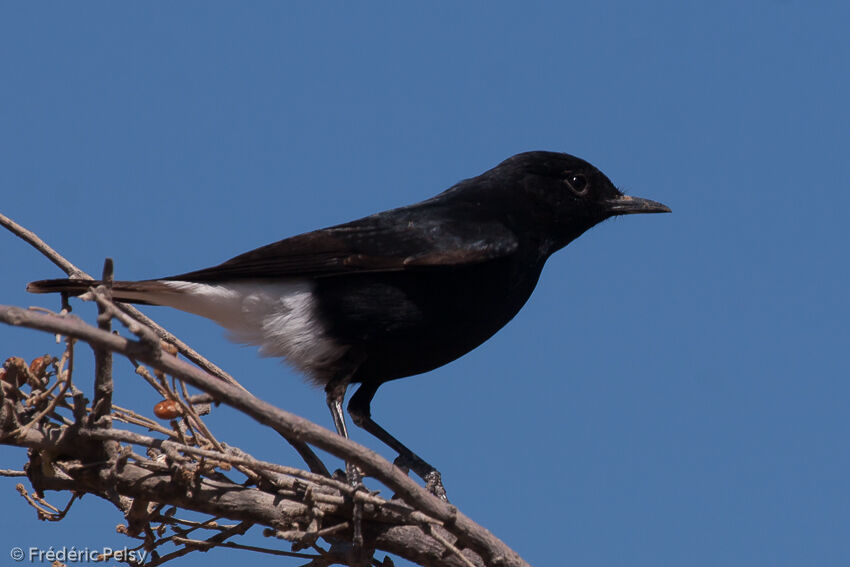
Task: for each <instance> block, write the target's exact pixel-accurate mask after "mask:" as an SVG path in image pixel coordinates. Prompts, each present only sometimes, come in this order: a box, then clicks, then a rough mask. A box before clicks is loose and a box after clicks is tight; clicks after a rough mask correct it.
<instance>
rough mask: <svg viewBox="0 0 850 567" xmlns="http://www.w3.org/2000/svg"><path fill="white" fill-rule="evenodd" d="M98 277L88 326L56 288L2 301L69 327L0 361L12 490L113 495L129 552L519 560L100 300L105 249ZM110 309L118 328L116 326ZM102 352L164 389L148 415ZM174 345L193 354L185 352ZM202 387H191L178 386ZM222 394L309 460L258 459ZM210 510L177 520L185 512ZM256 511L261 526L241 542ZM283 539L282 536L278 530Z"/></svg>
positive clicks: (339, 442) (460, 518)
mask: <svg viewBox="0 0 850 567" xmlns="http://www.w3.org/2000/svg"><path fill="white" fill-rule="evenodd" d="M0 224H2V225H3V226H5V227H6V228H8V229H9V230H11V231H12V232H13V233H15V234H17V235H18V236H20V237H22V238H24V239H25V240H27V241H28V242H30V243H31V244H33V246H35V247H36V248H37V249H38V250H39V251H41V252H42V253H44V254H45V255H46V256H47V257H48V258H50V259H51V260H52V261H53V262H54V263H56V264H57V265H58V266H59V267H60V268H62V269H63V270H65V271H66V273H68V274H69V275H73V276H74V277H77V278H86V277H89V276H88V275H87V274H85V273H84V272H82V271H81V270H79V269H78V268H76V267H75V266H74V265H73V264H71V263H70V262H68V261H67V260H65V259H64V258H62V257H61V256H60V255H59V254H58V253H56V252H55V251H54V250H53V249H52V248H50V247H49V246H47V244H45V243H44V242H43V241H41V240H40V239H39V238H38V237H37V236H36V235H35V234H33V233H32V232H30V231H27V230H26V229H24V228H23V227H20V226H19V225H17V224H15V223H14V222H13V221H11V220H10V219H8V218H6V217H4V216H2V215H0ZM103 281H104V282H105V285H102V286H100V287H98V288H94V289H92V296H93V298H94V299H95V301H96V302H97V305H98V318H97V326H96V327H95V326H93V325H90V324H88V323H86V322H84V321H83V320H81V319H80V318H78V317H76V316H74V315H71V314H70V313H69V312H68V309H67V301H66V300H65V299H64V298H63V305H64V306H65V309H63V310H62V311H61V312H59V313H52V312H48V311H46V310H33V309H29V310H27V309H22V308H18V307H13V306H2V305H0V321H2V322H3V323H6V324H8V325H12V326H20V327H27V328H31V329H37V330H41V331H44V332H47V333H51V334H56V335H61V336H63V337H65V341H64V345H65V346H64V350H63V352H61V353H58V354H59V355H58V356H50V355H45V356H43V357H39V358H37V359H35V360H33V361H31V362H30V363H27V362H26V361H24V360H23V359H21V358H17V357H10V358H8V359H7V360H6V362H5V364H4V365H3V368H2V370H0V386H2V390H0V443H2V444H6V445H14V446H18V447H25V448H27V449H29V451H28V461H27V463H26V464H25V466H24V467H23V471H17V470H2V471H0V476H22V475H24V474H25V475H26V477H27V478H28V480H29V482H30V484H31V485H32V488H33V493H32V494H30V493H29V492H27V491H26V490H25V489H24V487H23V486H22V485H18V490H19V492H21V494H22V496H24V498H26V499H27V501H28V502H29V503H30V504H31V505H32V506H33V507H34V508H35V509H36V511H37V513H38V514H39V517H40V518H42V519H47V520H52V521H59V520H62V519H63V518H64V516H65V513H66V512H67V510H68V508H69V507H70V506H71V504H72V503H73V502H74V500H75V499H76V498H77V496H79V495H82V494H84V493H90V494H94V495H96V496H98V497H100V498H103V499H105V500H107V501H109V502H111V503H112V504H113V505H115V506H116V507H117V508H118V509H119V510H120V511H121V513H122V514H123V515H124V518H125V520H126V524H124V525H123V527H122V528H121V531H122V533H124V534H125V535H126V536H127V537H129V538H133V539H135V540H137V545H136V547H134V548H133V550H134V551H135V552H137V553H136V554H135V555H131V556H129V557H124V558H117V557H116V558H115V559H116V560H122V561H125V562H128V563H133V562H136V563H141V562H143V563H144V564H145V565H150V566H154V565H160V564H162V563H165V562H167V561H169V560H171V559H175V558H177V557H180V556H183V555H186V554H188V553H191V552H193V551H208V550H210V549H212V548H215V547H230V548H236V549H243V550H245V551H250V552H257V553H270V554H274V555H281V556H290V557H295V558H299V559H301V560H303V561H305V562H306V565H310V566H315V567H320V566H325V565H333V564H344V565H356V566H362V565H384V566H388V565H391V564H392V562H391V561H390V559H389V558H388V557H385V558H384V560H383V562H380V561H378V560H377V559H375V557H374V554H375V552H376V551H377V550H380V551H385V552H389V553H393V554H396V555H398V556H400V557H404V558H406V559H409V560H411V561H413V562H416V563H418V564H421V565H426V566H431V565H435V566H436V565H441V566H442V565H447V566H455V565H456V566H465V567H469V566H473V565H493V566H496V565H504V566H521V565H526V564H525V563H524V562H523V561H522V559H521V558H520V557H519V556H518V555H517V554H516V553H515V552H513V551H512V550H510V549H509V548H508V547H507V546H505V544H504V543H502V542H501V541H500V540H499V539H497V538H496V537H495V536H493V535H492V534H491V533H490V532H488V531H487V530H486V529H484V528H483V527H481V526H479V525H478V524H476V523H474V522H473V521H471V520H470V519H469V518H467V517H466V516H465V515H464V514H462V513H461V512H460V511H458V510H457V509H456V508H455V507H454V506H452V505H451V504H447V503H445V502H443V501H441V500H439V499H437V498H435V497H434V496H432V495H431V494H430V493H429V492H427V491H426V490H425V489H423V488H422V487H421V486H419V485H418V484H417V483H416V482H414V481H413V480H411V479H410V478H408V477H407V475H406V474H405V473H404V472H403V471H402V470H401V469H399V468H397V467H396V466H394V465H393V464H391V463H390V462H388V461H387V460H385V459H384V458H382V457H381V456H380V455H378V454H377V453H375V452H373V451H371V450H369V449H367V448H365V447H363V446H361V445H359V444H357V443H354V442H352V441H350V440H348V439H345V438H343V437H340V436H338V435H336V434H335V433H334V432H332V431H330V430H328V429H325V428H323V427H321V426H319V425H316V424H314V423H312V422H310V421H308V420H305V419H303V418H301V417H299V416H297V415H294V414H292V413H289V412H287V411H284V410H282V409H279V408H277V407H275V406H273V405H271V404H269V403H267V402H265V401H263V400H260V399H258V398H256V397H255V396H253V395H252V394H251V393H250V392H248V391H247V390H246V389H245V388H243V387H242V386H241V385H239V384H238V383H237V382H236V381H235V380H234V379H233V378H232V377H230V376H229V375H227V374H226V373H224V372H223V371H221V370H220V369H218V367H216V366H215V365H213V364H212V363H209V362H208V361H206V360H205V359H204V358H203V357H201V356H200V355H199V354H198V353H196V352H195V351H194V350H192V349H190V348H189V347H188V346H187V345H185V344H184V343H183V342H181V341H179V339H177V338H176V337H174V336H173V335H171V334H170V333H168V332H167V331H166V330H165V329H162V328H161V327H159V326H158V325H156V324H155V323H153V322H152V321H150V320H149V319H148V318H147V317H145V316H143V315H141V313H139V312H138V311H137V310H135V309H134V308H132V307H130V306H128V305H124V304H116V303H114V302H112V300H111V294H110V289H109V282H110V281H111V263H107V266H106V267H105V271H104V277H103ZM113 321H117V322H118V323H120V324H121V325H122V326H123V327H124V328H126V330H127V331H128V333H129V335H130V337H124V336H120V335H118V334H115V333H114V332H113V331H112V323H113ZM79 342H82V343H86V344H88V345H89V346H90V347H91V348H92V349H93V350H94V352H95V371H94V377H93V379H92V380H91V384H92V386H91V388H92V390H91V394H90V395H91V402H90V401H89V399H88V398H87V397H86V394H85V392H84V390H83V389H81V388H80V384H82V383H83V381H81V380H80V378H79V377H75V376H74V350H75V346H76V344H77V343H79ZM113 355H118V356H120V357H124V358H126V359H127V360H129V361H130V363H132V364H133V366H134V368H135V369H136V373H137V374H138V375H139V376H141V377H142V379H144V380H145V382H146V383H147V384H148V385H149V386H150V387H151V388H153V389H154V390H156V391H157V393H158V394H159V395H160V396H162V398H163V402H161V403H160V404H157V407H156V408H155V410H154V413H155V414H156V415H157V417H159V418H160V419H161V420H162V419H164V420H166V422H167V423H168V427H166V426H164V425H162V423H161V421H157V420H154V419H151V418H150V417H147V416H146V415H144V412H141V411H140V410H139V409H138V408H135V409H126V408H120V407H117V406H115V405H114V404H113V403H112V393H113V390H114V388H115V384H113V380H112V364H113ZM179 355H182V356H185V357H186V358H188V359H189V360H190V361H191V364H190V363H189V362H186V361H184V360H182V359H181V358H178V356H179ZM190 387H192V388H196V389H197V390H199V391H200V392H202V393H199V394H197V393H196V394H191V393H190V392H189V388H190ZM217 404H225V405H228V406H231V407H233V408H235V409H237V410H238V411H241V412H243V413H244V414H246V415H248V416H250V417H251V418H253V419H254V420H255V421H256V422H257V424H258V426H266V427H270V428H271V429H273V430H274V431H276V432H277V433H278V434H280V435H281V436H282V437H283V438H284V439H286V440H287V441H288V442H289V443H290V444H292V445H293V446H294V447H295V448H296V450H297V451H298V453H299V455H301V457H302V459H303V460H304V463H305V464H306V467H307V468H306V469H304V468H301V467H298V466H290V465H282V464H277V463H271V462H267V461H262V460H259V459H256V458H254V457H252V456H251V455H249V454H246V453H245V452H243V451H241V450H240V449H238V448H236V447H232V446H228V445H226V444H225V443H222V442H220V441H219V440H217V439H216V437H215V436H214V434H213V432H212V431H210V429H209V428H208V427H207V425H206V424H205V423H204V420H203V416H204V415H206V414H207V413H209V412H211V411H214V408H215V405H217ZM313 448H318V449H322V450H324V451H326V452H328V453H330V454H332V455H334V456H336V457H338V458H341V459H344V460H345V461H346V462H349V463H352V464H354V465H356V466H357V467H358V468H359V469H360V470H361V471H363V473H364V474H366V475H368V476H369V477H371V478H373V479H375V480H376V481H378V482H380V483H381V484H383V485H384V486H386V487H387V488H388V489H389V490H391V491H392V492H393V493H395V497H394V498H393V499H389V500H388V499H385V498H382V497H380V496H378V494H377V493H372V492H369V491H367V490H366V489H364V488H363V487H362V486H358V487H354V486H351V485H350V484H349V483H347V482H344V479H342V480H341V479H338V478H336V477H334V476H333V475H331V474H329V473H328V469H327V467H326V466H325V465H324V463H322V461H321V460H320V459H319V458H318V457H317V456H316V453H315V452H314V451H313ZM46 491H60V492H69V493H71V494H72V495H73V496H72V498H71V499H70V501H69V502H68V504H67V505H66V506H65V508H64V509H59V508H57V507H55V506H52V505H50V504H49V503H48V502H47V501H46V500H45V497H44V494H45V492H46ZM187 511H192V512H198V513H201V514H205V515H208V516H209V518H208V519H207V520H206V521H200V522H199V521H195V520H189V519H187V518H185V517H181V516H184V515H185V514H184V513H185V512H187ZM253 526H260V527H261V528H263V534H264V535H266V536H268V537H269V538H271V539H270V541H271V542H272V543H271V544H270V545H269V546H268V547H264V548H259V547H256V546H247V545H243V544H240V543H239V542H238V541H234V540H237V539H238V537H239V536H241V535H243V534H245V533H246V532H247V531H248V530H249V529H250V528H252V527H253ZM278 540H285V541H288V542H291V550H289V551H287V550H284V549H279V548H278V547H276V545H275V542H276V541H278Z"/></svg>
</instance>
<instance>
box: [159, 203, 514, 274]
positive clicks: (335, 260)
mask: <svg viewBox="0 0 850 567" xmlns="http://www.w3.org/2000/svg"><path fill="white" fill-rule="evenodd" d="M446 209H449V210H446ZM464 209H465V208H463V207H461V208H459V207H457V206H455V207H454V208H447V207H440V208H434V207H422V205H421V204H420V206H416V205H414V206H412V207H405V208H402V209H394V210H392V211H387V212H383V213H378V214H375V215H372V216H369V217H365V218H362V219H359V220H356V221H352V222H349V223H346V224H341V225H338V226H333V227H330V228H324V229H320V230H316V231H313V232H308V233H305V234H300V235H298V236H293V237H291V238H287V239H285V240H281V241H279V242H275V243H273V244H269V245H267V246H263V247H261V248H257V249H256V250H251V251H250V252H246V253H244V254H241V255H239V256H236V257H235V258H232V259H230V260H228V261H226V262H224V263H223V264H219V265H218V266H213V267H211V268H205V269H202V270H197V271H194V272H189V273H186V274H180V275H177V276H171V277H169V278H163V279H167V280H183V281H197V282H215V281H222V280H232V279H256V278H272V277H276V278H279V277H293V278H297V277H314V278H315V277H329V276H334V275H341V274H348V273H356V272H387V271H399V270H413V269H427V268H433V267H435V266H457V265H464V264H475V263H480V262H485V261H487V260H492V259H495V258H499V257H503V256H507V255H508V254H510V253H511V252H513V251H515V250H516V249H517V247H518V240H517V237H516V235H515V234H514V233H513V231H511V230H510V229H509V228H508V227H507V226H505V225H504V224H503V223H501V222H498V221H494V220H482V219H476V218H475V216H477V215H476V214H475V211H474V210H464Z"/></svg>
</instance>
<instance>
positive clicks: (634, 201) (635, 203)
mask: <svg viewBox="0 0 850 567" xmlns="http://www.w3.org/2000/svg"><path fill="white" fill-rule="evenodd" d="M607 204H608V212H609V213H611V214H612V215H637V214H641V213H671V212H673V211H671V210H670V207H668V206H667V205H662V204H661V203H658V202H656V201H650V200H649V199H641V198H640V197H630V196H628V195H620V196H619V197H617V198H616V199H611V200H609V201H608V202H607Z"/></svg>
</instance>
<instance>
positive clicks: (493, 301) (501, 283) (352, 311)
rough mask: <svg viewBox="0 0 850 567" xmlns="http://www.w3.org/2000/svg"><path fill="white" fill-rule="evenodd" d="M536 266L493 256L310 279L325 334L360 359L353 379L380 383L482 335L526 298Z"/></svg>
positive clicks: (455, 352)
mask: <svg viewBox="0 0 850 567" xmlns="http://www.w3.org/2000/svg"><path fill="white" fill-rule="evenodd" d="M540 267H542V266H540ZM540 267H538V266H534V267H533V269H531V270H529V269H528V266H524V268H525V269H522V268H523V266H519V265H517V264H516V262H515V261H513V260H512V259H500V260H496V261H491V262H485V263H481V264H473V265H467V266H460V267H457V266H455V267H448V266H447V267H441V268H437V269H428V270H419V271H417V270H411V271H402V272H389V273H380V274H350V275H346V276H344V277H334V278H324V279H319V280H317V281H316V282H315V287H314V289H313V293H314V296H313V297H314V299H315V301H316V313H317V315H318V317H319V319H320V321H321V323H322V327H323V328H324V329H325V330H326V333H327V335H328V336H329V337H330V338H331V339H332V340H333V341H334V342H335V343H337V344H340V345H345V346H346V347H348V348H350V349H352V352H353V353H356V354H357V355H358V356H359V358H361V359H362V360H363V362H362V363H361V366H360V368H359V370H358V372H357V374H356V375H355V378H354V381H366V380H370V381H371V380H377V381H380V382H383V381H387V380H392V379H395V378H403V377H405V376H410V375H413V374H419V373H421V372H426V371H428V370H432V369H434V368H437V367H439V366H442V365H443V364H447V363H448V362H451V361H452V360H455V359H456V358H458V357H460V356H462V355H464V354H466V353H467V352H469V351H470V350H472V349H474V348H476V347H477V346H478V345H480V344H481V343H483V342H484V341H486V340H487V339H488V338H490V337H491V336H492V335H493V334H494V333H495V332H496V331H498V330H499V329H500V328H502V327H503V326H504V325H505V324H506V323H508V321H510V320H511V319H512V318H513V316H514V315H516V313H517V312H518V311H519V309H520V308H521V307H522V306H523V304H524V303H525V302H526V300H527V299H528V297H529V296H530V295H531V292H532V291H533V289H534V286H535V285H536V283H537V278H538V276H539V274H540Z"/></svg>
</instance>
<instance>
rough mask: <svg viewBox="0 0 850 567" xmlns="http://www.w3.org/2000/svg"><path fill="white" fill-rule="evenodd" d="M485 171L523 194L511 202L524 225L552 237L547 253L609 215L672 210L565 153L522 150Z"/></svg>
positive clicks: (516, 194)
mask: <svg viewBox="0 0 850 567" xmlns="http://www.w3.org/2000/svg"><path fill="white" fill-rule="evenodd" d="M487 173H488V174H491V175H493V177H491V179H494V178H495V179H498V178H501V179H503V180H504V181H507V183H505V184H504V185H503V187H504V189H506V190H508V191H510V192H511V193H513V194H514V196H516V197H521V198H519V199H516V198H514V199H511V201H513V202H514V203H515V205H517V208H518V209H524V215H523V216H526V219H527V220H526V221H525V223H527V222H528V221H529V220H530V221H532V222H533V225H534V226H536V227H538V228H539V229H541V234H543V235H544V236H545V237H546V238H547V240H550V242H549V243H548V244H549V246H548V247H551V250H550V252H554V251H555V250H557V249H559V248H562V247H564V246H566V245H567V244H569V243H570V242H571V241H572V240H574V239H576V238H578V237H579V236H580V235H581V234H582V233H583V232H584V231H586V230H587V229H589V228H591V227H592V226H594V225H595V224H597V223H600V222H602V221H603V220H605V219H607V218H610V217H613V216H617V215H631V214H640V213H669V212H670V208H669V207H667V206H666V205H662V204H661V203H657V202H655V201H650V200H649V199H641V198H639V197H630V196H628V195H623V193H621V192H620V191H619V190H618V189H617V188H616V187H615V186H614V184H613V183H611V180H610V179H608V177H607V176H606V175H605V174H604V173H602V172H601V171H599V170H598V169H596V168H595V167H594V166H592V165H591V164H589V163H587V162H586V161H584V160H583V159H580V158H577V157H575V156H571V155H569V154H563V153H556V152H541V151H535V152H525V153H521V154H517V155H515V156H513V157H510V158H508V159H506V160H505V161H503V162H502V163H501V164H499V165H498V166H496V167H495V168H494V169H492V170H490V171H489V172H487ZM528 216H530V217H531V218H530V219H528ZM525 223H524V224H525Z"/></svg>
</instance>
